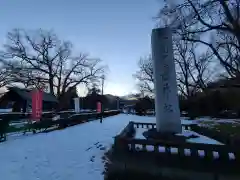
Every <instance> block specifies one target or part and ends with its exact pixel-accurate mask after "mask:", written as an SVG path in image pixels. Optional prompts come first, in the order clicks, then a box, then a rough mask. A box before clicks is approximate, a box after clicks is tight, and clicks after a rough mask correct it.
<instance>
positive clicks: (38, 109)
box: [32, 90, 43, 121]
mask: <svg viewBox="0 0 240 180" xmlns="http://www.w3.org/2000/svg"><path fill="white" fill-rule="evenodd" d="M42 98H43V92H42V90H33V91H32V119H33V120H35V121H39V120H40V119H41V116H42Z"/></svg>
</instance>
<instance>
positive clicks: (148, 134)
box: [143, 128, 198, 142]
mask: <svg viewBox="0 0 240 180" xmlns="http://www.w3.org/2000/svg"><path fill="white" fill-rule="evenodd" d="M143 136H144V137H145V138H146V139H153V140H164V141H170V142H171V141H172V142H185V141H186V140H187V139H190V138H196V137H198V136H194V135H192V136H188V137H186V136H184V135H176V134H175V133H161V132H158V131H157V129H156V128H152V129H149V130H147V131H145V132H144V133H143Z"/></svg>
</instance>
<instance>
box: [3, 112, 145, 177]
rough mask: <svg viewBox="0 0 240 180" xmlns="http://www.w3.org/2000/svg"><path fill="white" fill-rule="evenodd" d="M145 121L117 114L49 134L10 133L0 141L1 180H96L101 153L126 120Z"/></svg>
mask: <svg viewBox="0 0 240 180" xmlns="http://www.w3.org/2000/svg"><path fill="white" fill-rule="evenodd" d="M143 119H145V121H148V118H143V117H138V116H133V115H124V114H121V115H117V116H112V117H108V118H105V119H104V121H103V123H102V124H101V123H100V122H99V121H92V122H89V123H85V124H81V125H77V126H73V127H70V128H66V129H64V130H59V131H53V132H50V133H40V134H35V135H32V134H29V135H26V136H23V135H10V136H9V137H8V140H7V141H6V142H3V143H0V175H1V179H3V180H10V179H11V180H66V179H71V180H79V179H87V180H100V179H103V175H102V172H103V171H104V166H103V165H104V162H103V160H102V156H103V154H104V152H105V151H106V150H107V149H108V148H109V147H110V146H111V144H112V143H113V137H114V136H115V135H116V134H117V133H119V132H120V131H121V130H122V129H123V128H124V127H125V126H126V125H127V124H128V122H129V121H134V120H135V121H142V120H143Z"/></svg>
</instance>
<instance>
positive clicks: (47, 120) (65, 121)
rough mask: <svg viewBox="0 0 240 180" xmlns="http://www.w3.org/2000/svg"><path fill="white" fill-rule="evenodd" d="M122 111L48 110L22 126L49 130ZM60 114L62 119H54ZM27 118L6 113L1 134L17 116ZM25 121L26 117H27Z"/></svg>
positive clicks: (32, 129) (3, 117)
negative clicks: (58, 111) (38, 117)
mask: <svg viewBox="0 0 240 180" xmlns="http://www.w3.org/2000/svg"><path fill="white" fill-rule="evenodd" d="M119 113H120V111H105V112H103V113H81V114H75V113H74V112H70V111H69V112H66V111H65V112H60V113H58V114H56V113H52V112H48V113H45V114H43V117H42V119H41V120H40V121H37V122H34V123H24V127H23V128H20V130H21V131H23V130H24V132H27V131H33V132H37V131H38V130H42V129H44V130H47V129H48V128H51V127H55V128H65V127H68V126H73V125H76V124H80V123H84V122H87V121H92V120H95V119H99V118H101V117H108V116H113V115H117V114H119ZM56 115H60V119H56V120H53V118H52V117H53V116H56ZM17 117H18V118H20V117H21V118H22V120H24V118H27V116H24V114H23V113H22V114H21V113H12V114H8V115H7V114H4V115H2V120H0V134H5V133H7V132H8V127H9V122H10V121H12V120H15V118H17ZM25 122H27V121H26V119H25ZM14 131H18V129H17V128H16V129H14Z"/></svg>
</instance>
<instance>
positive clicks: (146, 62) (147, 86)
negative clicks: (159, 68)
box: [133, 56, 154, 95]
mask: <svg viewBox="0 0 240 180" xmlns="http://www.w3.org/2000/svg"><path fill="white" fill-rule="evenodd" d="M138 67H139V70H138V71H137V72H136V73H135V74H134V75H133V77H134V78H136V79H137V80H138V86H139V88H140V91H141V92H142V93H144V92H146V93H147V94H150V95H151V94H153V91H154V85H153V80H154V77H153V64H152V57H151V56H147V57H142V58H140V60H139V62H138Z"/></svg>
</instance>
